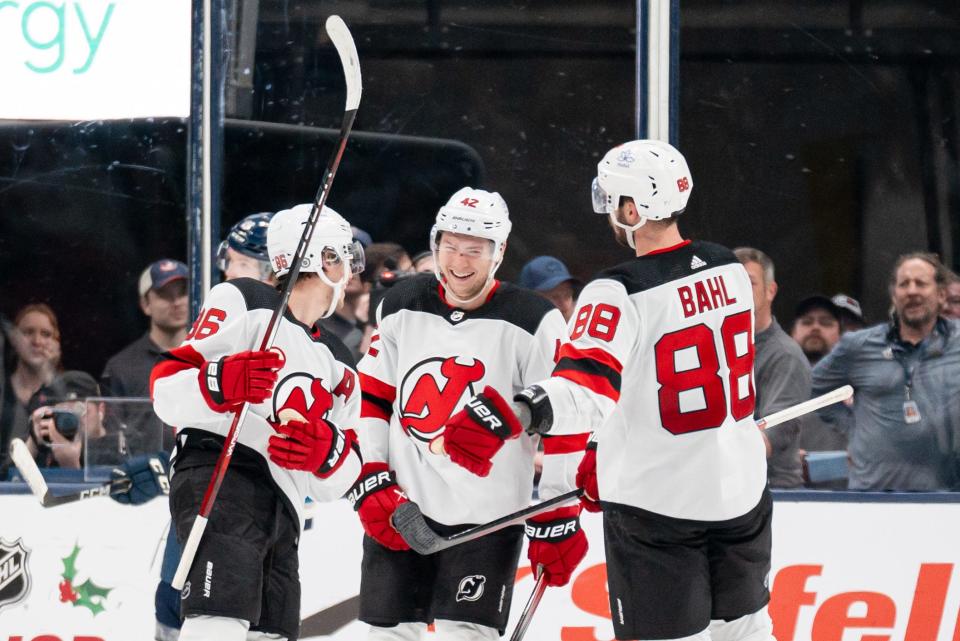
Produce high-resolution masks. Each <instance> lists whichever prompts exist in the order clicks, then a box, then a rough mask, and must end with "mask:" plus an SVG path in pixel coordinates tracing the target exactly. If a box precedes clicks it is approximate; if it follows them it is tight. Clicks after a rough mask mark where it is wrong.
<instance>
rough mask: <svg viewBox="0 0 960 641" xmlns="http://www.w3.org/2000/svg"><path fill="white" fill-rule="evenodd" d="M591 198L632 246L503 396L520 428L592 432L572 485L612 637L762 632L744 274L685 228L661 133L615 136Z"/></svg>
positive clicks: (764, 563)
mask: <svg viewBox="0 0 960 641" xmlns="http://www.w3.org/2000/svg"><path fill="white" fill-rule="evenodd" d="M598 169H599V172H598V177H597V180H596V181H595V182H594V186H593V193H594V204H595V208H596V210H597V212H598V213H603V214H607V215H608V216H609V222H610V224H611V227H612V228H613V229H614V233H615V235H616V236H617V239H618V241H620V242H621V243H622V244H624V245H627V246H629V247H630V248H632V249H634V250H635V252H636V257H635V258H633V259H631V260H629V261H627V262H624V263H622V264H620V265H618V266H616V267H613V268H611V269H607V270H605V271H603V272H601V273H600V274H599V275H598V276H597V277H596V278H595V279H594V280H593V281H592V282H590V283H589V284H588V285H587V286H586V287H585V288H584V290H583V291H582V292H581V295H580V298H579V300H578V306H579V308H578V310H577V312H576V314H575V316H574V319H573V322H572V327H571V331H570V342H569V343H566V344H564V345H563V347H562V348H561V350H560V354H559V356H560V359H559V361H558V362H557V365H556V367H555V369H554V371H553V375H552V376H551V377H550V378H549V379H548V380H545V381H541V382H540V383H538V384H535V385H533V386H530V387H528V388H526V389H525V390H524V391H523V392H521V393H520V394H519V395H517V397H516V398H515V401H517V402H518V403H519V405H517V406H516V409H517V410H518V416H519V417H520V419H521V422H524V423H527V428H528V430H532V431H535V432H539V433H546V434H550V435H562V434H566V433H571V432H576V431H578V430H581V429H583V426H585V425H589V426H592V427H593V428H594V429H595V430H596V441H597V446H596V454H595V456H594V454H592V453H591V454H588V455H587V456H586V457H584V460H583V462H582V463H581V466H580V470H579V471H578V475H577V477H578V478H577V483H578V485H580V486H581V487H583V488H584V490H585V492H586V494H587V496H586V497H585V499H584V500H585V503H586V506H587V508H588V509H591V510H597V509H602V511H603V518H604V538H605V544H606V546H605V551H606V556H607V573H608V583H609V588H610V589H609V593H610V609H611V612H612V613H613V626H614V631H615V634H616V638H618V639H691V640H693V639H695V640H698V641H706V640H709V639H710V638H711V634H713V635H714V636H713V637H712V638H714V639H720V638H723V639H737V640H738V641H745V640H749V641H767V640H768V639H772V636H771V629H772V626H771V624H770V619H769V616H768V615H767V612H766V604H767V602H768V600H769V593H768V591H767V587H766V577H767V574H768V573H769V570H770V521H771V514H772V509H771V505H772V504H771V501H770V496H769V492H768V491H767V490H766V459H765V449H764V444H763V440H762V436H761V434H760V432H759V430H758V429H757V425H756V423H755V422H754V419H753V410H754V396H755V395H754V384H753V360H754V344H753V338H754V330H753V297H752V290H751V286H750V280H749V277H748V276H747V273H746V271H745V270H744V269H743V267H742V266H741V265H740V264H739V262H738V260H737V258H736V257H735V256H734V254H733V253H732V252H731V251H730V250H729V249H727V248H725V247H721V246H720V245H716V244H713V243H707V242H701V241H690V240H684V239H683V238H682V237H681V236H680V233H679V230H678V229H677V224H676V216H677V215H678V214H680V213H682V211H683V210H684V208H685V207H686V202H687V198H688V197H689V194H690V190H691V189H692V185H693V182H692V180H691V178H690V173H689V169H688V168H687V164H686V161H685V160H684V158H683V156H682V155H680V153H679V152H678V151H677V150H676V149H674V148H673V147H671V146H670V145H667V144H666V143H662V142H659V141H651V140H638V141H633V142H630V143H627V144H625V145H621V146H619V147H616V148H614V149H612V150H611V151H610V152H608V153H607V155H606V156H605V157H604V158H603V160H602V161H601V162H600V164H599V167H598Z"/></svg>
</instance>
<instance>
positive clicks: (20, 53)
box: [0, 0, 190, 120]
mask: <svg viewBox="0 0 960 641" xmlns="http://www.w3.org/2000/svg"><path fill="white" fill-rule="evenodd" d="M0 88H2V89H0V118H3V119H17V120H36V119H44V120H100V119H111V118H142V117H151V116H173V117H186V116H187V115H189V111H190V2H189V0H60V1H58V0H0Z"/></svg>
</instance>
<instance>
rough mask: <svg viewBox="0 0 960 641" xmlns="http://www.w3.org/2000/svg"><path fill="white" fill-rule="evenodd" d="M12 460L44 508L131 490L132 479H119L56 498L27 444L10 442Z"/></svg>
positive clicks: (17, 441)
mask: <svg viewBox="0 0 960 641" xmlns="http://www.w3.org/2000/svg"><path fill="white" fill-rule="evenodd" d="M10 458H12V459H13V464H14V465H16V466H17V469H18V470H20V474H21V475H22V476H23V480H24V481H26V482H27V485H28V486H29V487H30V491H31V492H33V495H34V496H35V497H37V499H38V500H39V501H40V504H41V505H42V506H43V507H53V506H55V505H64V504H65V503H73V502H74V501H82V500H84V499H89V498H93V497H95V496H110V495H112V494H121V493H122V492H126V491H127V490H129V489H130V485H131V480H130V479H117V480H115V481H111V482H109V483H104V484H103V485H98V486H96V487H91V488H88V489H86V490H81V491H79V492H72V493H70V494H64V495H60V496H54V495H53V494H52V493H51V492H50V488H49V487H47V482H46V480H45V479H44V478H43V474H41V473H40V468H39V467H37V463H36V461H34V460H33V456H32V455H31V454H30V450H29V449H27V444H26V443H24V442H23V441H21V440H20V439H18V438H15V439H13V440H12V441H10Z"/></svg>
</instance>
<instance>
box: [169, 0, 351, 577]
mask: <svg viewBox="0 0 960 641" xmlns="http://www.w3.org/2000/svg"><path fill="white" fill-rule="evenodd" d="M326 29H327V33H328V35H329V36H330V40H331V41H332V42H333V44H334V46H335V47H336V49H337V54H338V55H339V57H340V61H341V64H342V66H343V73H344V79H345V81H346V88H347V97H346V106H345V109H344V113H343V119H342V122H341V125H340V137H339V139H338V141H337V144H336V146H335V147H334V150H333V154H332V155H331V157H330V159H329V161H328V162H327V167H326V169H325V170H324V175H323V180H322V181H321V182H320V187H319V188H318V189H317V194H316V196H315V197H314V200H313V207H312V208H311V210H310V216H309V217H308V219H307V224H306V225H304V228H303V233H302V234H301V236H300V242H299V243H298V244H297V249H296V251H295V252H294V254H293V264H292V265H290V272H289V274H288V278H287V282H286V284H285V285H284V287H283V290H282V292H281V296H280V302H279V304H278V305H277V307H276V308H275V309H274V310H273V315H272V316H271V317H270V322H269V324H268V325H267V329H266V331H265V332H264V336H263V340H262V341H261V343H260V350H261V351H264V350H268V349H270V348H271V347H272V346H273V341H274V339H275V338H276V334H277V330H278V328H279V326H280V318H281V317H282V316H283V313H284V312H285V311H286V309H287V304H288V303H289V301H290V294H291V293H292V291H293V287H294V285H296V282H297V279H298V277H299V276H300V267H301V264H302V262H303V255H304V254H305V253H306V249H307V247H308V246H309V244H310V240H311V238H313V231H314V229H315V228H316V225H317V221H318V220H319V219H320V212H321V211H322V210H323V206H324V204H325V203H326V201H327V196H328V195H329V194H330V188H331V186H332V185H333V179H334V176H336V174H337V169H338V168H339V166H340V160H341V159H342V158H343V152H344V150H345V149H346V147H347V139H348V138H349V137H350V131H351V130H352V129H353V122H354V119H355V118H356V115H357V108H358V107H359V105H360V95H361V92H362V81H361V78H360V64H359V61H358V59H357V48H356V45H355V44H354V42H353V38H352V36H351V35H350V31H349V30H348V29H347V26H346V25H345V24H344V23H343V20H341V19H340V18H339V17H337V16H330V18H328V19H327V23H326ZM249 409H250V406H249V404H248V403H244V404H243V405H242V406H241V408H240V409H239V410H238V411H237V412H235V413H234V415H233V421H232V422H231V423H230V430H229V431H228V432H227V436H226V438H225V440H224V443H223V449H221V450H220V456H219V458H218V459H217V463H216V466H215V467H214V472H213V475H212V476H211V478H210V483H209V484H208V485H207V490H206V492H205V493H204V496H203V501H202V503H201V505H200V513H199V514H198V515H197V518H196V519H195V520H194V522H193V526H192V527H191V529H190V534H189V536H188V537H187V541H186V543H184V546H183V552H182V554H181V556H180V564H179V565H178V566H177V572H176V574H175V575H174V578H173V582H172V585H173V587H174V588H175V589H177V590H181V589H183V585H184V583H186V580H187V573H188V572H189V571H190V567H191V566H192V565H193V560H194V558H195V557H196V554H197V549H198V548H199V546H200V540H201V539H202V538H203V531H204V529H206V524H207V519H208V518H209V517H210V513H211V512H212V511H213V506H214V504H215V503H216V500H217V494H218V493H219V492H220V486H221V484H222V483H223V478H224V476H225V475H226V473H227V467H228V466H229V465H230V460H231V458H232V457H233V450H234V448H235V447H236V445H237V441H238V440H239V438H240V429H241V426H242V425H243V421H244V419H245V418H246V416H247V412H248V411H249Z"/></svg>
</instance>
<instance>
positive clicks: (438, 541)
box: [393, 385, 853, 554]
mask: <svg viewBox="0 0 960 641" xmlns="http://www.w3.org/2000/svg"><path fill="white" fill-rule="evenodd" d="M851 396H853V388H852V387H851V386H849V385H844V386H843V387H838V388H837V389H835V390H833V391H832V392H827V393H826V394H824V395H822V396H818V397H816V398H812V399H810V400H809V401H804V402H802V403H798V404H796V405H794V406H793V407H788V408H787V409H785V410H781V411H779V412H774V413H773V414H771V415H770V416H766V417H764V418H761V419H760V420H758V421H757V426H758V427H760V428H761V429H769V428H771V427H773V426H775V425H780V424H781V423H785V422H787V421H790V420H793V419H795V418H799V417H801V416H803V415H804V414H809V413H810V412H813V411H815V410H818V409H820V408H822V407H826V406H828V405H833V404H834V403H839V402H840V401H845V400H846V399H848V398H850V397H851ZM582 493H583V490H581V489H577V490H574V491H572V492H567V493H566V494H561V495H560V496H556V497H554V498H552V499H550V500H548V501H543V502H542V503H538V504H536V505H532V506H530V507H528V508H525V509H523V510H520V511H519V512H514V513H513V514H507V515H506V516H501V517H500V518H498V519H496V520H494V521H490V522H489V523H484V524H482V525H475V526H473V527H471V528H467V529H466V530H463V531H462V532H457V533H456V534H451V535H450V536H446V537H445V536H440V535H439V534H437V533H436V532H434V531H433V528H431V527H430V525H429V524H428V523H427V521H426V519H425V518H424V517H423V513H422V512H420V506H418V505H417V504H416V503H414V502H413V501H408V502H406V503H401V504H400V505H399V506H398V507H397V509H396V510H394V512H393V527H395V528H396V529H397V531H398V532H399V533H400V536H402V537H403V540H404V541H406V542H407V544H408V545H409V546H410V547H411V548H412V549H413V550H415V551H417V552H419V553H420V554H433V553H435V552H439V551H440V550H445V549H447V548H450V547H453V546H455V545H460V544H461V543H466V542H467V541H473V540H474V539H478V538H480V537H481V536H485V535H487V534H490V533H491V532H496V531H497V530H502V529H503V528H505V527H509V526H511V525H517V524H519V523H522V522H523V521H525V520H527V519H528V518H530V517H532V516H536V515H537V514H542V513H543V512H546V511H547V510H550V509H552V508H554V507H556V506H557V505H560V504H563V503H567V502H570V501H572V500H573V499H576V498H579V497H580V494H582Z"/></svg>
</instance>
